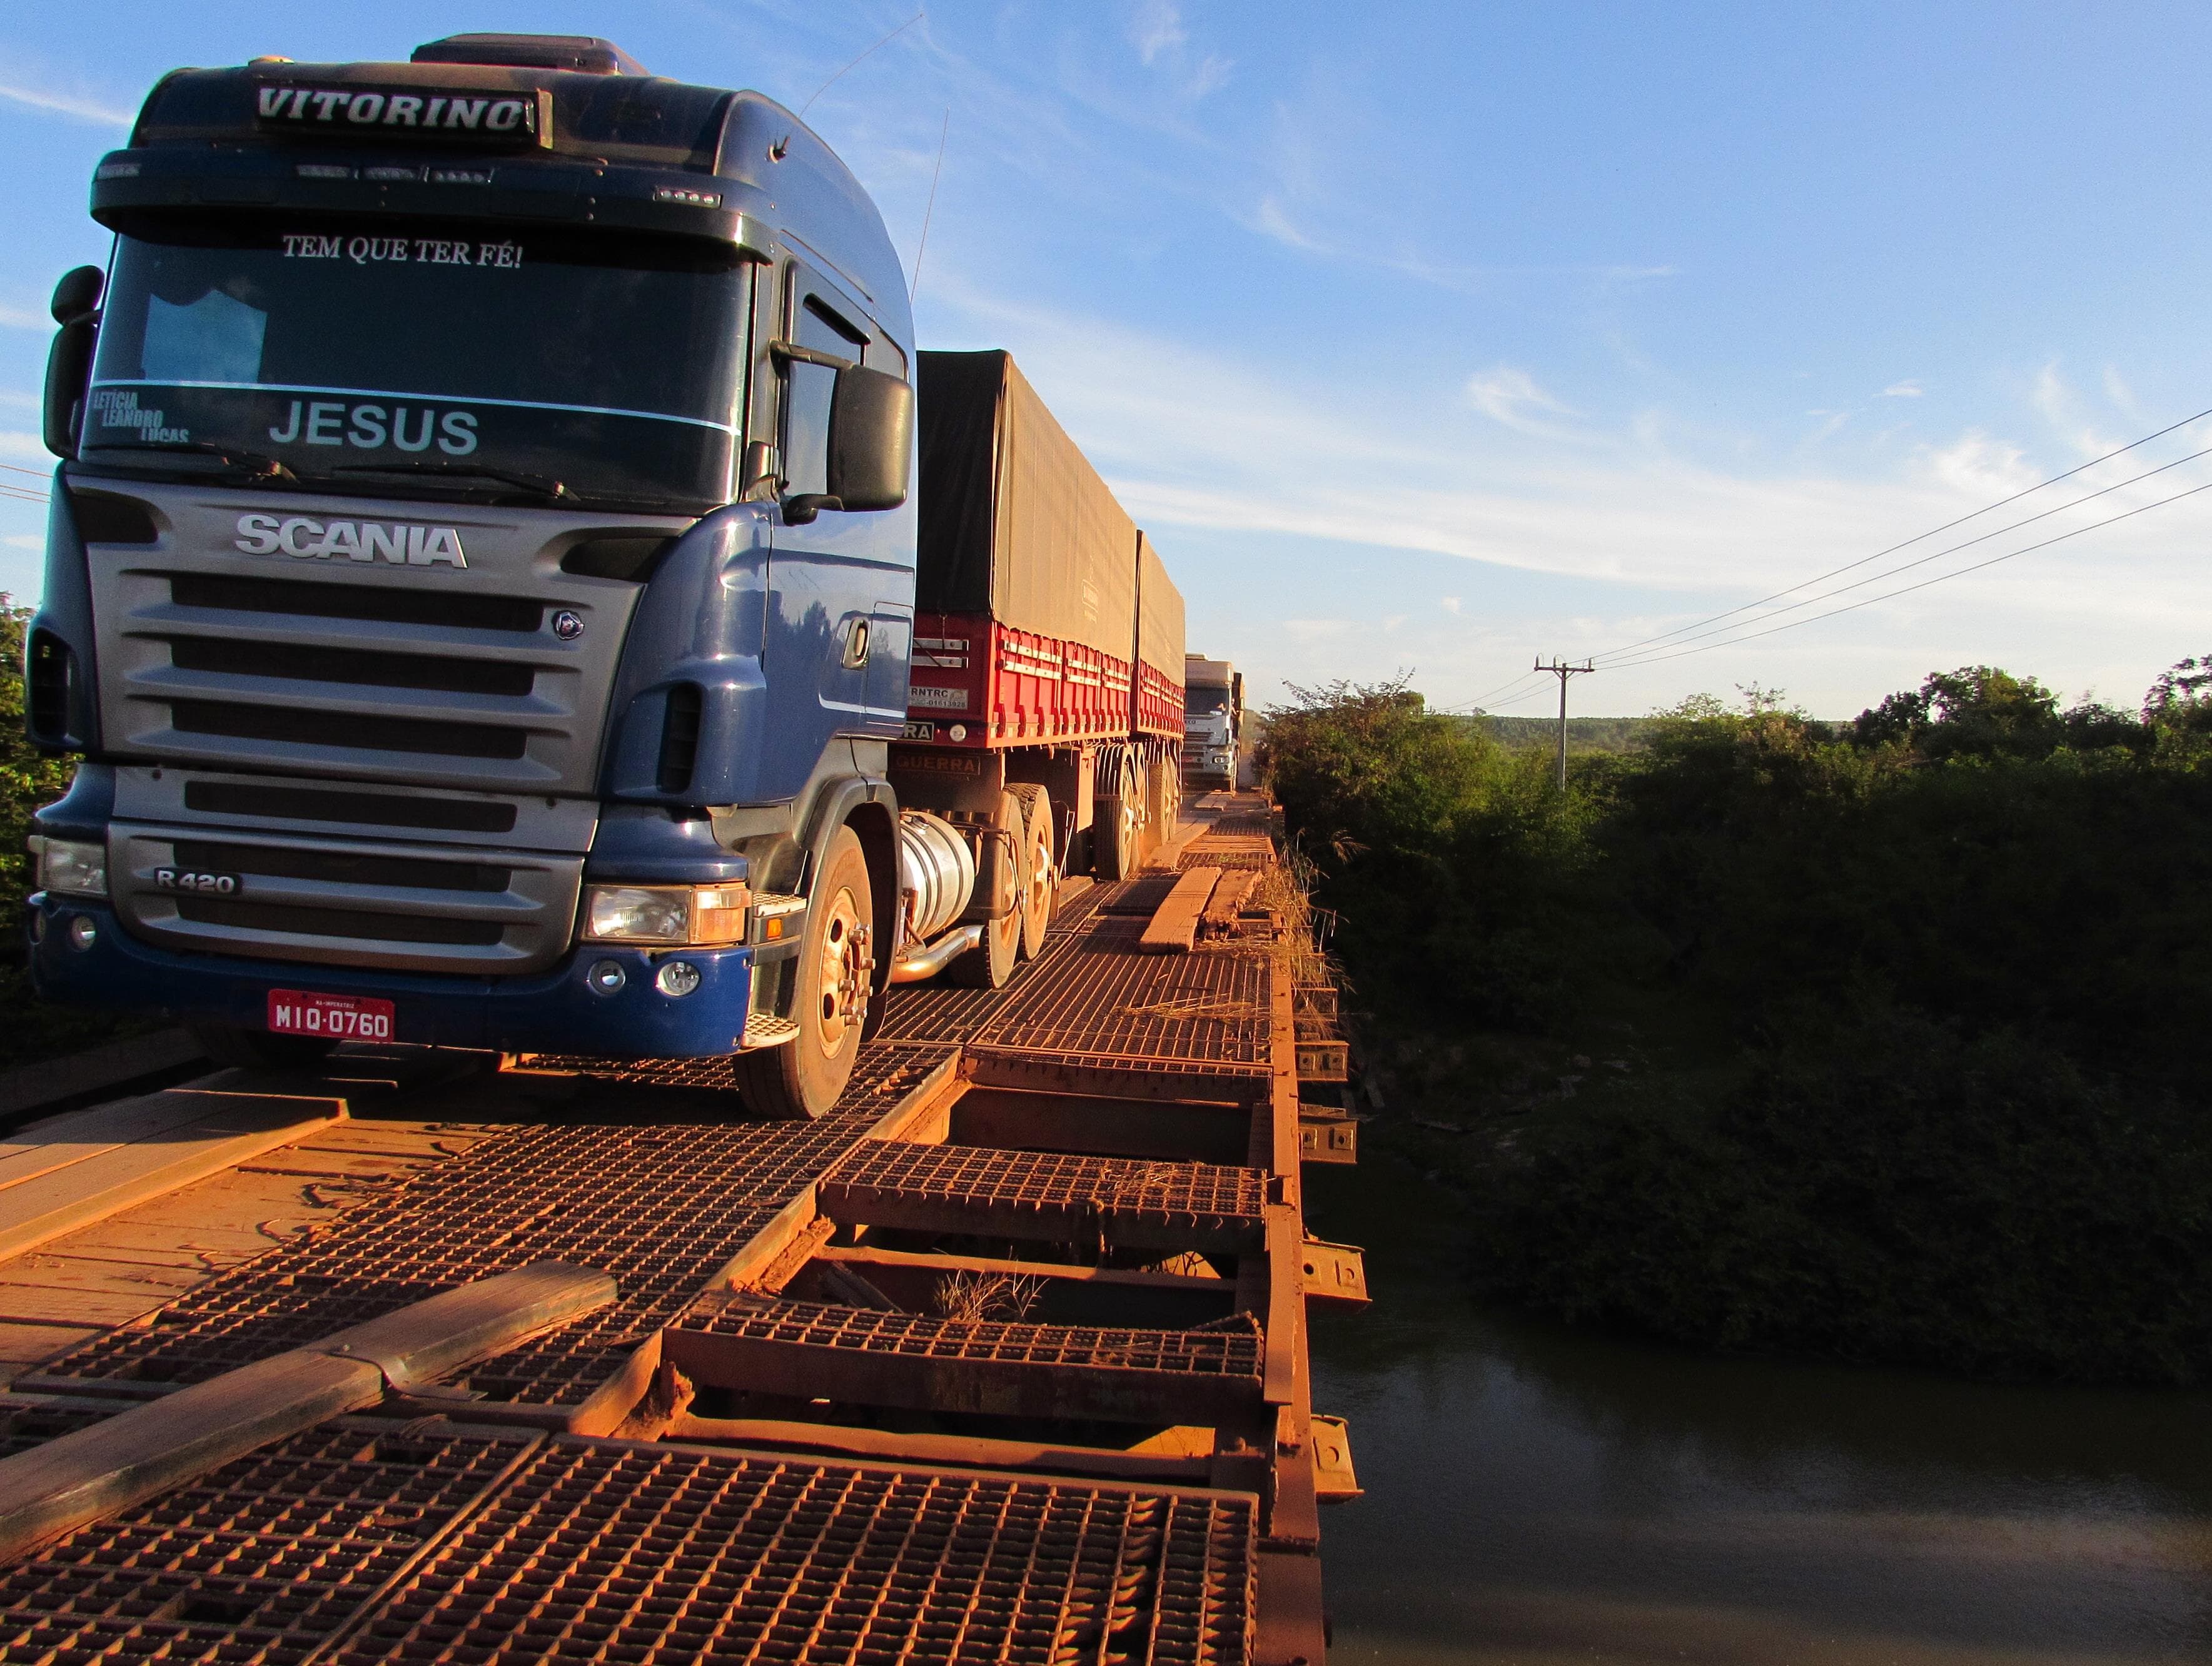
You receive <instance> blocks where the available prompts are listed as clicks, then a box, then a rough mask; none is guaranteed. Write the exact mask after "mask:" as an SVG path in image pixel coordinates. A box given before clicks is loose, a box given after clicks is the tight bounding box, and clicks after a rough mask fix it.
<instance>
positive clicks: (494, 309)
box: [81, 217, 751, 511]
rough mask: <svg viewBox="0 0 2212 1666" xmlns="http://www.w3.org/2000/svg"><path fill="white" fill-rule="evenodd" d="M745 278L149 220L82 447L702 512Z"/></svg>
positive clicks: (724, 268)
mask: <svg viewBox="0 0 2212 1666" xmlns="http://www.w3.org/2000/svg"><path fill="white" fill-rule="evenodd" d="M750 271H751V269H750V266H748V265H744V264H740V263H739V261H738V258H737V257H736V254H735V252H734V251H732V250H729V249H726V248H720V247H718V246H714V245H711V244H703V243H696V242H692V241H690V240H674V239H670V240H655V239H648V238H643V237H638V236H634V235H624V236H622V237H620V238H616V237H611V236H608V235H607V234H604V233H599V234H592V233H585V232H578V231H549V230H541V229H538V228H530V227H515V226H497V227H470V226H465V225H462V226H457V225H454V224H451V223H441V224H438V225H435V226H431V225H427V224H423V223H420V222H416V223H399V222H393V223H389V224H384V225H380V226H378V227H375V228H366V227H364V226H363V224H362V222H359V221H354V222H347V223H328V222H313V221H309V220H307V219H304V218H301V219H295V218H291V217H285V218H282V219H273V218H272V219H266V220H261V219H257V220H255V221H252V222H244V223H232V224H228V225H220V226H210V225H208V224H205V223H202V222H193V223H192V224H191V225H189V226H185V225H169V226H163V227H161V228H158V229H153V230H149V229H148V228H143V227H142V228H137V234H134V235H130V236H125V237H120V238H118V240H117V246H116V255H115V264H114V270H113V273H112V277H111V279H110V282H109V286H108V293H107V301H106V310H105V313H104V314H103V316H102V319H101V323H100V348H99V353H98V356H97V358H96V360H95V362H94V368H93V380H92V390H91V395H90V398H89V399H88V406H87V410H86V411H85V417H84V426H83V431H82V447H81V452H82V455H83V456H84V457H85V458H86V459H88V460H94V461H99V462H102V463H106V464H111V465H113V464H130V465H153V464H155V463H156V461H157V459H156V455H155V453H172V455H169V456H165V457H161V458H160V459H158V462H159V465H161V466H163V467H167V466H170V465H179V466H191V465H189V464H187V463H186V462H185V459H187V458H191V457H210V456H213V455H215V454H218V453H224V452H229V453H233V454H234V455H236V456H239V457H241V458H248V459H252V458H259V459H273V460H274V461H276V462H277V463H281V464H282V465H283V466H284V468H286V469H288V470H289V471H291V473H292V474H293V475H294V476H295V477H297V478H298V479H299V480H300V481H301V483H314V484H318V485H321V486H325V487H328V486H343V487H345V488H346V489H350V490H356V491H365V492H374V491H378V490H380V489H383V488H384V487H386V486H387V485H393V484H398V483H402V482H404V481H405V480H406V479H407V478H408V477H421V481H422V483H424V484H427V483H428V480H429V477H433V476H435V477H437V478H436V480H435V485H430V486H428V489H433V490H437V491H448V490H450V491H454V492H461V493H465V492H468V491H470V490H472V489H475V490H495V491H501V492H512V491H513V490H515V489H518V488H520V489H524V490H526V491H527V490H531V489H536V490H538V491H539V492H541V494H543V495H545V496H554V495H556V491H555V488H554V484H553V483H556V482H557V483H560V484H559V489H558V492H557V495H558V496H562V497H576V498H580V499H586V500H592V501H597V502H603V503H606V504H609V505H618V506H623V507H635V508H669V509H685V510H695V511H696V510H699V509H703V508H710V507H713V506H714V505H717V504H720V503H721V502H725V501H726V499H727V497H728V496H729V485H730V469H731V463H732V454H733V453H734V450H735V447H736V443H737V440H738V429H737V425H738V419H739V410H740V396H741V395H742V393H743V392H744V366H745V357H746V343H745V329H746V320H747V318H748V316H749V313H750ZM197 466H202V467H206V466H215V465H212V464H207V463H202V464H199V465H197ZM265 466H266V465H264V469H265ZM471 471H481V473H472V472H471ZM269 472H270V473H272V474H273V473H274V472H275V471H269Z"/></svg>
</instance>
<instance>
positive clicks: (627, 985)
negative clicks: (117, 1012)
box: [24, 892, 753, 1059]
mask: <svg viewBox="0 0 2212 1666" xmlns="http://www.w3.org/2000/svg"><path fill="white" fill-rule="evenodd" d="M24 913H25V926H26V929H27V933H28V936H29V938H30V945H31V949H30V956H31V977H32V982H33V984H34V985H35V986H36V987H37V988H38V991H39V993H40V994H41V995H44V996H45V997H46V999H47V1000H58V1001H65V1002H68V1003H70V1005H73V1006H102V1007H110V1008H125V1009H131V1010H137V1011H159V1012H167V1013H170V1014H172V1015H173V1016H174V1017H176V1018H180V1019H184V1020H185V1021H187V1022H191V1021H198V1022H204V1023H216V1024H229V1025H238V1026H240V1027H241V1028H243V1029H248V1030H262V1029H266V1028H267V1027H268V1006H269V992H270V990H271V989H298V990H303V991H309V992H319V993H322V994H334V995H368V996H374V997H375V998H378V999H380V1000H389V1001H391V1002H392V1005H393V1008H394V1023H393V1038H394V1039H395V1040H398V1041H401V1042H407V1043H417V1044H420V1045H423V1046H428V1047H460V1048H474V1049H484V1050H489V1051H493V1052H501V1053H575V1054H584V1055H596V1056H601V1057H606V1058H657V1059H697V1058H716V1057H720V1055H724V1054H727V1053H732V1052H735V1051H737V1050H738V1047H739V1046H740V1045H741V1043H742V1037H744V1029H745V1015H746V1012H747V1009H748V1008H749V1006H750V1004H751V994H752V973H753V951H752V950H751V949H750V948H744V947H738V948H726V949H667V950H659V951H652V952H648V951H647V950H643V949H635V948H628V947H623V946H618V945H611V944H586V945H580V946H578V947H576V948H574V949H572V950H571V951H570V952H569V953H568V956H567V958H565V959H563V960H562V962H561V964H558V965H557V966H555V967H553V968H552V969H551V970H549V971H545V972H540V973H537V974H533V975H532V976H523V977H471V976H451V975H445V974H433V973H424V972H386V971H378V970H370V969H364V968H360V967H345V966H312V965H302V964H295V963H292V962H288V961H277V960H255V959H250V958H244V957H237V956H231V955H214V954H201V953H195V952H191V951H186V950H176V949H163V948H157V947H155V946H154V945H152V944H149V943H143V942H141V941H139V940H138V939H136V938H134V937H132V936H131V934H130V933H128V932H126V931H125V930H124V929H123V927H122V926H121V925H120V924H119V923H118V921H117V919H116V917H115V911H114V910H113V909H112V908H110V907H109V906H108V905H107V903H104V902H93V901H90V900H88V899H85V898H80V897H53V896H49V895H47V894H46V893H45V892H40V893H39V894H38V895H36V896H34V897H32V898H31V899H30V901H29V903H27V905H26V907H25V910H24ZM77 920H85V921H90V922H91V927H92V940H91V942H90V943H89V944H88V945H86V946H85V947H82V948H79V947H77V946H76V940H75V935H76V934H75V933H72V931H71V929H70V927H71V924H72V922H73V921H77ZM679 959H680V960H688V961H690V963H691V964H693V965H694V966H696V967H697V968H698V969H699V972H700V979H699V987H698V988H696V989H694V990H693V991H692V992H691V993H690V994H688V995H684V996H680V997H677V996H670V995H665V994H661V993H660V991H659V989H658V988H655V987H654V986H653V974H654V972H655V970H656V969H657V968H658V967H659V964H661V963H662V962H663V961H667V960H679ZM602 961H612V962H614V963H615V964H617V965H618V966H620V967H621V968H622V969H623V973H624V977H623V986H622V988H620V989H618V990H617V991H616V992H615V993H614V994H600V993H599V991H598V990H596V989H594V988H592V986H591V985H590V984H589V983H588V982H586V974H587V973H588V972H589V971H590V970H592V968H593V967H595V966H597V965H599V964H600V963H601V962H602Z"/></svg>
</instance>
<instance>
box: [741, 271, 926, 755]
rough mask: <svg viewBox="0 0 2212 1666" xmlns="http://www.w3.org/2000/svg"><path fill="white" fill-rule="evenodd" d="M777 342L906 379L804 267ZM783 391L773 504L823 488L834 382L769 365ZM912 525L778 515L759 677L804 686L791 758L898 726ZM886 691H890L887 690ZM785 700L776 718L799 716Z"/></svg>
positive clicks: (831, 373) (815, 367)
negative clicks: (808, 715) (805, 729)
mask: <svg viewBox="0 0 2212 1666" xmlns="http://www.w3.org/2000/svg"><path fill="white" fill-rule="evenodd" d="M782 338H783V339H784V340H786V341H787V342H790V343H793V344H796V345H798V346H799V347H802V348H807V349H811V350H813V351H815V352H817V353H823V354H829V355H834V356H837V357H839V358H842V359H846V360H848V361H850V362H853V363H855V364H864V365H866V367H867V368H870V369H878V370H887V371H890V373H891V374H897V375H903V374H906V364H905V362H904V356H903V355H902V354H901V353H900V351H899V350H898V349H897V347H896V345H894V344H892V343H890V341H889V340H888V339H887V338H886V337H884V335H883V334H882V332H881V331H878V330H876V329H874V328H872V325H870V323H869V322H868V320H867V319H866V314H865V313H863V312H861V310H860V307H858V306H857V305H856V304H855V303H854V301H851V300H849V299H848V297H847V296H846V295H845V294H844V293H843V291H842V289H840V288H839V287H838V286H836V285H834V284H833V283H830V282H829V281H828V280H827V279H825V278H824V277H822V275H821V274H819V273H817V272H816V271H813V270H811V268H810V267H808V266H807V265H806V264H805V263H804V262H801V261H793V262H791V263H790V264H789V265H788V266H787V269H786V289H785V305H784V311H783V319H782ZM776 372H777V374H778V376H779V378H780V380H781V388H782V398H781V404H782V410H781V435H780V436H779V445H780V457H781V489H780V492H779V494H778V501H779V503H780V504H781V503H787V502H789V501H790V500H791V499H792V498H793V497H794V496H799V495H802V494H813V493H821V492H823V491H826V490H827V489H828V485H829V474H828V469H829V402H830V396H831V392H832V391H833V389H834V388H835V386H836V371H835V370H832V369H830V368H828V367H826V366H823V365H819V364H809V363H805V362H799V361H797V360H793V359H788V358H783V357H779V358H778V359H777V360H776ZM913 538H914V520H913V516H912V513H911V508H908V510H904V511H901V510H890V511H872V512H853V513H847V512H844V511H841V510H837V509H824V510H823V511H821V513H820V514H818V515H817V517H816V518H815V519H814V520H805V521H801V522H798V523H793V522H791V521H788V520H785V519H784V517H783V514H781V509H779V512H778V514H777V515H776V517H775V528H774V532H773V534H772V543H773V552H772V554H771V556H770V560H769V641H768V655H769V668H770V669H769V675H770V676H771V677H772V678H778V679H781V678H787V677H789V678H793V679H794V680H795V681H799V682H811V684H812V686H813V694H814V700H813V702H812V709H813V711H814V712H815V714H816V721H815V724H814V726H813V727H814V731H815V732H814V733H812V734H811V735H807V736H799V735H793V737H792V740H793V742H794V743H796V744H795V745H793V751H794V752H796V751H805V750H807V747H806V743H808V742H813V743H816V744H814V745H812V747H811V754H810V755H809V757H807V760H806V765H807V767H808V768H811V765H812V763H813V760H814V759H815V758H817V757H820V755H821V752H820V747H821V745H826V744H827V743H828V742H829V739H831V738H832V737H834V736H836V735H839V734H852V735H869V736H873V737H876V738H878V739H895V738H896V736H897V734H898V733H899V729H900V726H901V725H902V722H903V721H904V718H905V715H906V713H905V705H906V668H907V659H908V653H909V652H910V644H911V633H912V620H913V601H914V547H913ZM894 684H896V686H895V687H894ZM805 703H806V702H805V697H804V695H803V694H802V693H801V692H800V691H799V690H796V689H794V690H791V691H790V694H789V696H788V697H787V703H786V704H785V705H784V706H783V707H782V708H781V709H782V710H784V711H786V712H787V713H789V714H791V717H792V719H793V721H800V717H801V714H802V712H803V711H804V710H805Z"/></svg>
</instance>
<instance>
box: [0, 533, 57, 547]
mask: <svg viewBox="0 0 2212 1666" xmlns="http://www.w3.org/2000/svg"><path fill="white" fill-rule="evenodd" d="M0 544H6V545H7V546H8V547H9V549H10V550H33V551H43V550H45V549H46V539H44V538H40V536H39V535H38V534H37V533H36V532H10V533H9V535H8V536H7V537H5V538H0Z"/></svg>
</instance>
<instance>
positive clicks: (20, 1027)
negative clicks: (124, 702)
mask: <svg viewBox="0 0 2212 1666" xmlns="http://www.w3.org/2000/svg"><path fill="white" fill-rule="evenodd" d="M30 621H31V610H30V609H29V608H27V607H18V606H16V605H15V603H14V601H13V600H12V599H10V598H9V596H8V595H7V594H6V593H4V592H0V885H4V886H5V890H4V891H0V899H4V901H5V903H7V905H8V914H7V922H8V926H7V935H6V936H5V937H4V938H0V942H4V944H5V945H6V947H5V948H4V950H0V1066H6V1065H15V1064H27V1063H29V1062H30V1061H33V1060H36V1059H44V1058H52V1057H53V1056H55V1055H58V1054H64V1053H73V1052H76V1051H77V1050H78V1049H82V1048H87V1047H93V1046H96V1045H98V1044H99V1043H100V1042H102V1041H106V1040H109V1039H111V1038H112V1037H116V1036H119V1035H129V1034H133V1033H137V1032H139V1031H145V1030H147V1029H149V1028H152V1027H153V1025H151V1023H149V1021H148V1020H146V1019H143V1018H128V1017H120V1016H118V1015H115V1014H112V1013H107V1012H90V1011H86V1010H83V1009H81V1008H75V1007H66V1006H52V1005H50V1004H48V1003H47V1002H46V1001H42V1000H40V999H39V998H38V996H37V995H36V994H34V993H33V991H32V988H31V979H30V974H29V972H28V971H27V970H26V969H25V967H24V964H23V953H22V949H21V931H20V927H18V926H17V925H16V923H15V922H16V918H17V915H18V913H19V909H18V908H17V906H16V905H17V904H19V903H21V899H22V898H23V897H26V896H27V895H28V894H29V892H30V891H31V889H32V885H33V875H32V873H31V866H30V856H29V854H28V852H27V851H26V850H25V848H24V843H23V842H24V840H25V838H26V837H27V836H28V834H29V831H30V825H31V813H32V812H33V811H34V810H36V809H37V808H38V807H39V806H40V805H45V804H52V802H53V801H54V800H56V799H58V798H59V797H61V795H62V794H63V793H65V792H67V791H68V790H69V784H70V777H71V776H72V775H75V773H76V764H75V763H73V762H72V761H71V760H70V759H68V758H54V757H44V756H42V755H41V754H40V752H39V751H37V750H36V749H35V748H33V746H32V745H31V743H30V740H29V738H28V737H27V735H26V734H25V733H24V729H23V677H22V666H23V638H24V635H25V633H26V632H27V630H28V629H29V628H30Z"/></svg>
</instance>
